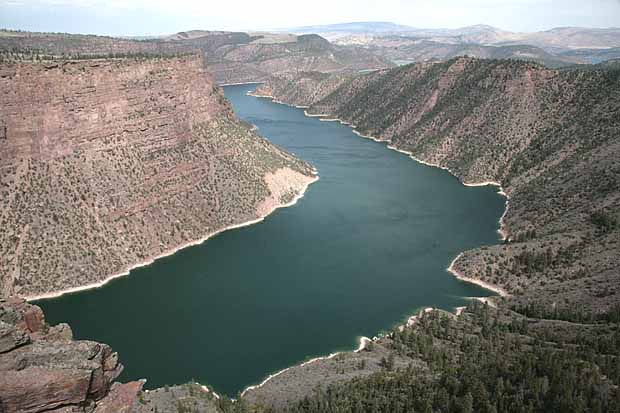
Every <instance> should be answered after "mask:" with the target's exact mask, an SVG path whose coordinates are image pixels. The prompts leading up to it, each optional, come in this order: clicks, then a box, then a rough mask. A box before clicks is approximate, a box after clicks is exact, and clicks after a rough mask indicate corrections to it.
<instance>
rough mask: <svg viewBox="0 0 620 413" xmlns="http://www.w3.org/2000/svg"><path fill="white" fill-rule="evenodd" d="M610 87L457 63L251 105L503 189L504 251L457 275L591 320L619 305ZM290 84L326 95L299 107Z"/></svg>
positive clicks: (518, 67) (608, 75)
mask: <svg viewBox="0 0 620 413" xmlns="http://www.w3.org/2000/svg"><path fill="white" fill-rule="evenodd" d="M618 76H619V73H618V72H617V71H616V70H608V71H596V70H594V71H590V70H578V69H574V70H566V71H554V70H549V69H545V68H543V67H541V66H537V65H534V64H530V63H520V62H516V61H483V60H475V59H470V58H460V59H456V60H452V61H450V62H447V63H440V64H419V65H410V66H404V67H401V68H398V69H393V70H389V71H382V72H375V73H372V74H367V75H360V76H357V77H354V78H352V79H346V78H342V77H340V78H338V80H337V81H336V80H334V79H331V80H329V79H326V80H320V81H318V82H317V81H315V83H317V84H315V85H313V86H308V83H309V82H312V80H311V79H310V78H309V76H307V75H304V74H301V75H300V76H299V78H298V79H295V80H293V81H292V80H291V79H283V80H279V79H274V80H273V81H272V82H270V84H269V85H266V86H264V87H261V88H259V91H258V93H264V94H268V95H273V96H275V97H276V98H277V99H279V100H281V101H285V102H287V103H293V104H298V105H311V107H310V109H308V111H309V112H310V113H326V114H329V115H330V116H333V117H337V118H340V119H342V120H344V121H346V122H349V123H352V124H354V125H356V129H357V130H358V131H359V132H360V133H362V134H365V135H372V136H375V137H378V138H379V139H381V140H384V141H387V142H389V143H390V144H391V145H393V146H394V147H396V148H398V149H400V150H404V151H409V152H412V153H413V156H415V157H416V158H419V159H422V160H424V161H426V162H429V163H433V164H438V165H441V166H442V167H446V168H449V169H450V170H451V171H452V172H453V173H454V174H456V175H457V176H458V177H459V178H461V179H462V180H463V181H465V182H469V183H478V182H486V181H494V182H500V183H501V184H502V186H503V188H504V190H505V192H506V193H507V194H508V195H509V196H510V207H509V209H508V212H507V214H506V216H505V218H504V230H505V231H507V233H508V235H509V239H510V240H511V242H508V243H506V244H505V245H503V246H500V247H490V248H485V249H481V250H478V251H470V252H467V253H466V254H464V255H463V257H461V259H460V260H459V261H457V263H456V266H455V267H456V269H457V270H458V271H460V272H464V273H465V274H467V275H470V276H472V277H477V278H480V279H482V280H484V281H487V282H490V283H493V284H496V285H499V286H500V287H502V288H505V289H506V290H508V291H509V292H511V293H513V294H515V295H516V296H519V297H528V298H529V299H540V300H543V301H544V302H546V303H548V304H552V303H555V305H557V306H560V307H564V306H566V307H570V306H572V305H576V304H579V305H582V306H585V307H586V308H588V309H589V310H592V311H595V312H596V311H599V310H604V309H605V308H608V307H609V305H611V304H612V303H615V302H617V300H618V298H619V296H618V294H620V292H619V291H617V289H616V288H615V284H616V283H617V276H618V272H617V269H616V268H617V264H618V262H617V254H616V252H617V242H618V231H617V230H616V229H614V228H616V224H615V223H616V222H617V220H618V217H617V216H616V212H615V211H616V210H617V207H618V203H619V187H618V182H619V180H618V173H619V172H620V171H619V170H618V163H617V162H616V159H618V156H619V154H618V150H619V148H620V147H619V144H618V142H617V139H616V138H617V134H618V129H619V128H620V125H619V124H618V116H617V115H618V113H619V110H620V108H619V105H620V102H619V100H618V91H619V90H618V89H619V88H620V84H619V83H618ZM330 82H331V83H330ZM334 82H336V83H338V82H340V83H341V86H340V87H337V85H336V87H335V86H334ZM296 83H299V84H303V85H304V86H302V87H301V88H299V89H298V90H306V89H311V90H325V92H326V95H325V96H323V97H322V98H321V97H320V96H316V95H312V97H310V96H308V95H306V96H297V97H296V96H295V95H294V93H293V91H294V90H295V89H296V87H295V84H296ZM321 85H328V87H327V86H326V87H325V88H324V89H321ZM291 98H294V99H295V100H292V101H291V100H288V99H291Z"/></svg>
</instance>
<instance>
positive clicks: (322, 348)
mask: <svg viewBox="0 0 620 413" xmlns="http://www.w3.org/2000/svg"><path fill="white" fill-rule="evenodd" d="M254 88H255V86H254V85H239V86H228V87H226V88H225V93H226V96H227V97H228V99H229V100H230V101H231V102H232V104H233V107H234V109H235V111H236V113H237V115H238V116H239V117H240V118H242V119H244V120H246V121H248V122H250V123H253V124H255V125H257V126H258V128H259V129H258V133H260V134H262V135H263V136H265V137H266V138H268V139H269V140H270V141H272V142H273V143H275V144H277V145H279V146H281V147H283V148H285V149H286V150H288V151H289V152H292V153H294V154H295V155H297V156H298V157H300V158H302V159H304V160H306V161H308V162H310V163H312V164H313V165H314V166H315V167H316V168H317V170H318V173H319V176H320V180H319V181H318V182H316V183H315V184H313V185H311V186H310V187H309V189H308V191H307V192H306V194H305V196H304V197H303V198H302V199H300V200H299V201H298V203H297V204H296V205H294V206H292V207H290V208H284V209H279V210H277V211H276V212H275V213H273V214H272V215H270V216H269V217H267V218H266V219H265V221H263V222H261V223H259V224H256V225H252V226H249V227H245V228H241V229H237V230H233V231H227V232H224V233H222V234H220V235H218V236H216V237H214V238H212V239H210V240H208V241H207V242H205V243H203V244H201V245H198V246H194V247H190V248H187V249H184V250H182V251H179V252H178V253H176V254H174V255H172V256H169V257H166V258H163V259H160V260H157V261H156V262H155V263H154V264H152V265H149V266H147V267H142V268H138V269H135V270H132V271H131V273H130V275H129V276H126V277H121V278H118V279H115V280H113V281H111V282H110V283H108V284H107V285H106V286H104V287H103V288H99V289H94V290H88V291H83V292H80V293H76V294H69V295H65V296H62V297H59V298H56V299H49V300H42V301H39V302H37V303H36V304H38V305H40V306H41V307H42V308H43V310H44V311H45V313H46V317H47V320H48V322H50V323H51V324H55V323H59V322H67V323H69V324H70V325H71V327H72V328H73V331H74V335H75V338H76V339H90V340H96V341H100V342H104V343H107V344H109V345H110V346H111V347H112V348H113V349H114V350H115V351H117V352H118V353H119V355H120V361H121V362H122V363H123V364H124V365H125V371H124V372H123V374H122V376H121V377H120V378H119V380H120V381H128V380H136V379H140V378H146V379H147V384H146V388H155V387H159V386H163V385H165V384H170V385H171V384H179V383H185V382H188V381H190V380H196V381H198V382H200V383H203V384H209V385H211V386H213V387H214V389H215V390H216V391H217V392H221V393H225V394H227V395H229V396H233V397H234V396H235V395H236V394H237V393H238V392H239V391H241V390H243V389H244V388H245V387H247V386H249V385H252V384H255V383H257V382H260V381H261V380H262V379H264V378H265V377H266V376H268V375H269V374H270V373H274V372H276V371H278V370H281V369H283V368H285V367H288V366H290V365H292V364H296V363H299V362H303V361H304V360H307V359H309V358H313V357H316V356H320V355H326V354H329V353H332V352H334V351H338V350H352V349H354V348H356V347H357V344H358V339H359V337H360V336H369V337H372V336H374V335H376V334H377V333H379V332H380V331H382V330H388V329H390V328H391V327H393V326H395V325H397V324H400V323H401V322H403V321H404V320H405V319H406V318H407V317H408V316H409V315H411V314H413V313H415V312H416V311H418V310H419V309H420V308H423V307H430V306H433V307H438V308H443V309H447V310H452V309H454V308H455V307H457V306H462V305H466V304H467V302H468V297H472V296H488V295H491V293H490V292H489V291H486V290H484V289H482V288H480V287H478V286H475V285H471V284H467V283H464V282H462V281H459V280H457V279H456V278H454V277H453V276H452V275H451V274H449V273H448V272H447V271H446V268H447V267H448V265H449V264H450V262H451V261H452V260H453V259H454V258H455V257H456V256H457V255H458V254H459V253H460V252H462V251H464V250H467V249H471V248H474V247H478V246H481V245H490V244H497V243H498V242H500V240H499V235H498V233H497V229H498V226H499V225H498V220H499V218H500V217H501V215H502V213H503V211H504V203H505V198H504V197H503V196H501V195H500V194H498V193H497V188H495V187H490V186H489V187H465V186H463V185H462V184H461V183H460V182H459V181H458V180H457V179H456V178H455V177H454V176H452V175H450V173H448V172H446V171H444V170H441V169H438V168H434V167H429V166H425V165H422V164H420V163H418V162H415V161H413V160H412V159H411V158H409V157H408V156H406V155H403V154H401V153H398V152H396V151H392V150H389V149H387V148H386V146H385V145H384V144H381V143H377V142H373V141H371V140H367V139H362V138H360V137H358V136H356V135H355V134H353V132H352V131H351V129H350V128H349V127H347V126H344V125H341V124H340V123H337V122H322V121H320V120H319V119H318V118H308V117H305V116H304V113H303V110H301V109H296V108H292V107H288V106H284V105H279V104H276V103H273V102H271V101H269V100H266V99H260V98H255V97H251V96H247V95H246V93H247V92H248V91H251V90H253V89H254Z"/></svg>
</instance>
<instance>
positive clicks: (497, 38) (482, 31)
mask: <svg viewBox="0 0 620 413" xmlns="http://www.w3.org/2000/svg"><path fill="white" fill-rule="evenodd" d="M287 31H290V32H292V33H298V34H303V33H316V34H319V35H321V36H323V37H325V38H327V39H329V40H336V39H340V38H343V37H351V36H369V35H372V36H377V35H379V36H383V35H403V36H408V37H419V38H431V39H434V40H441V41H442V42H447V43H455V42H456V43H478V44H484V45H498V44H499V45H506V44H513V45H514V44H528V45H532V46H538V47H541V48H543V49H556V48H562V49H583V48H586V49H596V48H610V47H620V28H608V29H595V28H583V27H559V28H554V29H550V30H545V31H541V32H531V33H518V32H511V31H506V30H502V29H498V28H496V27H493V26H488V25H484V24H479V25H475V26H468V27H462V28H457V29H421V28H415V27H411V26H405V25H400V24H396V23H390V22H356V23H340V24H329V25H322V26H306V27H296V28H289V29H287Z"/></svg>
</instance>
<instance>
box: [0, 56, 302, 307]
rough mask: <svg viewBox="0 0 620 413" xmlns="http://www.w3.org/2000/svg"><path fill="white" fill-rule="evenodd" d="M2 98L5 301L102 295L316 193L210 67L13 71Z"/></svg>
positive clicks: (95, 62)
mask: <svg viewBox="0 0 620 413" xmlns="http://www.w3.org/2000/svg"><path fill="white" fill-rule="evenodd" d="M0 90H1V91H2V92H0V93H1V94H0V96H1V97H0V100H1V104H0V130H1V131H2V133H1V139H0V169H1V170H2V174H1V175H0V185H1V186H0V191H1V193H2V197H1V198H0V199H1V201H0V226H1V227H2V228H3V231H2V232H1V233H0V295H4V296H8V295H19V296H28V297H32V296H39V295H43V294H46V293H53V292H57V291H62V290H67V289H74V288H80V287H83V286H85V285H93V284H97V283H101V282H102V281H104V280H105V279H107V278H109V277H110V276H113V275H117V274H121V273H124V272H126V271H127V270H128V269H130V268H131V267H133V266H135V265H137V264H142V263H147V262H150V261H151V260H152V259H153V258H155V257H158V256H161V255H165V254H168V253H171V252H173V251H174V250H176V249H178V248H180V247H183V246H186V245H189V244H192V243H195V242H199V241H201V240H204V239H205V238H206V237H208V236H209V235H212V234H214V233H216V232H218V231H221V230H223V229H225V228H228V227H231V226H235V225H239V224H242V223H245V222H248V221H253V220H256V219H259V218H261V217H262V216H264V215H265V214H267V213H269V212H271V211H272V210H273V209H274V208H275V207H277V206H278V205H280V204H283V203H286V202H288V200H287V199H285V198H287V197H290V196H289V195H290V194H293V195H295V194H299V193H300V192H302V191H303V190H304V189H305V187H306V185H307V184H308V183H309V182H310V181H312V180H313V179H314V177H313V175H312V168H311V167H310V166H309V165H307V164H305V163H303V162H301V161H299V160H297V159H295V158H294V157H292V156H291V155H289V154H287V153H285V152H284V151H282V150H281V149H279V148H277V147H275V146H274V145H272V144H270V143H269V142H268V141H267V140H265V139H263V138H261V137H259V136H258V135H256V134H255V133H253V132H251V131H250V130H248V128H247V127H246V126H244V125H243V124H241V123H240V122H239V121H238V120H237V119H236V118H235V117H234V114H233V111H232V109H231V107H230V105H229V104H228V102H227V101H226V100H225V98H224V96H223V93H222V91H221V90H220V89H219V88H217V87H216V86H215V83H214V82H213V80H212V79H211V77H210V76H209V75H208V74H207V73H206V71H205V68H204V63H203V60H202V58H201V56H186V57H170V58H125V59H87V60H54V61H42V62H38V61H37V62H12V63H11V62H9V63H4V64H2V65H1V66H0Z"/></svg>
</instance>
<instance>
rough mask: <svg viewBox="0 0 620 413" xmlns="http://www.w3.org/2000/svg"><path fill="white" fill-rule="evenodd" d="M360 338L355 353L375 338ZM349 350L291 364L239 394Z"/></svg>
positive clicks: (241, 394) (241, 395)
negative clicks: (296, 369) (297, 368)
mask: <svg viewBox="0 0 620 413" xmlns="http://www.w3.org/2000/svg"><path fill="white" fill-rule="evenodd" d="M358 340H359V344H358V346H357V349H356V350H353V352H354V353H359V352H360V351H362V350H364V349H365V348H366V346H367V345H368V343H370V342H372V341H374V339H370V338H368V337H365V336H361V337H358ZM346 352H348V351H337V352H335V353H331V354H330V355H328V356H319V357H314V358H311V359H310V360H306V361H304V362H301V363H297V364H293V365H292V366H289V367H287V368H284V369H282V370H279V371H277V372H275V373H273V374H270V375H268V376H267V377H266V378H265V379H264V380H263V381H261V382H260V383H258V384H253V385H251V386H248V387H246V388H245V389H243V391H242V392H241V393H240V394H239V397H243V396H244V395H245V394H246V393H247V392H249V391H252V390H256V389H260V388H261V387H263V386H264V385H265V384H267V383H269V381H270V380H271V379H274V378H276V377H278V376H279V375H281V374H283V373H286V372H287V371H289V370H290V369H293V368H295V367H304V366H307V365H308V364H312V363H316V362H317V361H320V360H329V359H333V358H334V357H336V356H337V355H338V354H341V353H346Z"/></svg>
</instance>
